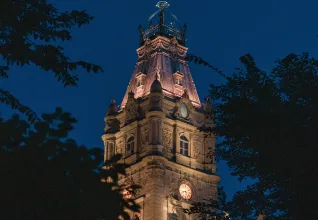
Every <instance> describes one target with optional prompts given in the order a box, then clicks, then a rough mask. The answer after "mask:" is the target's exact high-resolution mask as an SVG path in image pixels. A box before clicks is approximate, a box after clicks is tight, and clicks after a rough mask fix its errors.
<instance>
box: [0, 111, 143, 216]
mask: <svg viewBox="0 0 318 220" xmlns="http://www.w3.org/2000/svg"><path fill="white" fill-rule="evenodd" d="M42 117H43V121H44V122H41V123H36V124H35V125H34V127H33V126H31V125H30V124H29V122H27V121H24V120H21V119H20V118H19V117H18V116H13V117H12V118H11V119H9V120H6V121H4V120H2V119H1V121H0V134H1V135H0V176H1V182H0V195H1V196H0V219H30V220H31V219H32V220H34V219H52V220H53V219H54V220H56V219H118V216H119V215H122V216H123V217H125V218H124V219H129V218H128V215H127V213H125V212H124V210H125V209H127V210H132V211H137V210H138V208H139V207H138V206H137V205H136V204H135V203H134V202H133V200H132V199H129V200H124V199H123V196H122V190H123V188H122V187H120V186H119V185H118V178H119V176H120V175H125V168H126V167H125V165H124V164H120V163H117V162H118V161H119V159H120V157H121V156H120V155H115V156H114V157H113V158H112V159H111V160H110V161H107V162H106V163H105V164H103V152H102V150H101V149H99V148H90V149H88V148H86V147H85V146H79V145H78V144H77V143H76V142H75V141H74V140H72V139H70V138H69V137H68V133H69V132H70V131H71V130H72V128H73V124H74V123H75V122H76V119H75V118H73V117H72V116H71V115H70V114H69V113H66V112H63V111H62V110H61V109H59V108H58V109H57V110H56V112H54V113H53V114H44V115H42ZM102 166H106V167H107V169H101V167H102ZM101 180H107V181H101ZM136 188H137V187H136V186H133V187H131V190H134V189H136Z"/></svg>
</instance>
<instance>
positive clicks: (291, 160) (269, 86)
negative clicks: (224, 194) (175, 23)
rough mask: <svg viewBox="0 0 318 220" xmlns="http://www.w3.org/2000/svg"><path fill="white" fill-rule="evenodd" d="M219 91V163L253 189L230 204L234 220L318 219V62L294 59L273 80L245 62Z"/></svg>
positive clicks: (214, 91)
mask: <svg viewBox="0 0 318 220" xmlns="http://www.w3.org/2000/svg"><path fill="white" fill-rule="evenodd" d="M240 60H241V62H242V64H243V68H237V69H236V71H235V72H234V74H233V75H232V76H227V77H226V79H227V81H226V82H225V83H224V84H222V85H211V91H210V94H211V98H212V100H213V105H214V110H215V113H214V115H215V122H216V126H215V130H214V132H216V133H217V134H218V135H219V136H220V137H222V141H221V142H220V143H219V144H217V154H216V155H217V156H218V158H219V159H223V160H225V161H227V164H228V166H229V167H230V169H231V172H232V175H236V176H238V177H239V179H241V180H242V179H245V178H253V179H255V181H256V182H255V183H254V184H253V185H251V186H249V187H248V188H247V189H246V190H243V191H240V192H238V193H236V194H235V196H234V198H233V201H232V202H230V203H228V204H227V206H228V207H227V208H228V209H229V212H231V217H234V219H236V218H237V219H246V220H249V219H255V216H256V215H257V214H259V213H262V212H265V213H267V216H268V217H267V219H296V220H298V219H316V216H317V215H318V209H317V207H316V204H315V202H313V201H314V199H315V197H316V195H317V194H318V193H317V187H316V185H317V179H318V178H317V177H318V171H317V169H316V167H317V165H318V160H317V158H318V148H317V141H318V131H317V124H318V116H317V115H318V114H317V109H318V60H317V59H315V58H313V57H310V56H309V54H308V53H303V54H301V55H295V54H289V55H288V56H286V57H285V58H283V59H279V60H277V61H276V63H275V66H274V67H273V69H272V71H271V72H270V73H266V72H265V71H262V70H260V69H259V68H258V67H257V64H256V62H255V60H254V59H253V57H252V56H251V55H249V54H246V55H244V56H242V57H241V58H240Z"/></svg>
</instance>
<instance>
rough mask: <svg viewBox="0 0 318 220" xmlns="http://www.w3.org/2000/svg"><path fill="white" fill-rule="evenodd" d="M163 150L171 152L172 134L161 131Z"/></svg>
mask: <svg viewBox="0 0 318 220" xmlns="http://www.w3.org/2000/svg"><path fill="white" fill-rule="evenodd" d="M163 149H164V151H166V152H172V133H171V132H170V131H167V130H163Z"/></svg>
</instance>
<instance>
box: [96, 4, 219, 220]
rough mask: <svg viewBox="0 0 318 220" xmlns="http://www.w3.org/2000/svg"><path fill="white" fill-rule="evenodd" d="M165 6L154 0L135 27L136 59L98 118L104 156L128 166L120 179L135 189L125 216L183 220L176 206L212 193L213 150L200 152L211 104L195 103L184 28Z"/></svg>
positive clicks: (208, 141) (210, 142) (208, 143)
mask: <svg viewBox="0 0 318 220" xmlns="http://www.w3.org/2000/svg"><path fill="white" fill-rule="evenodd" d="M168 6H169V5H168V3H167V2H165V1H160V2H158V4H157V7H158V8H159V9H158V11H157V12H155V13H154V14H153V15H152V16H151V17H150V18H149V19H148V23H147V26H146V27H144V28H143V27H141V26H140V27H139V30H140V47H139V48H138V49H137V54H138V61H137V64H136V67H135V69H134V72H133V74H132V77H131V79H130V83H129V85H128V88H127V91H126V93H125V96H124V98H123V101H122V103H121V106H120V110H118V107H117V106H116V104H115V101H112V103H111V105H110V106H109V109H108V113H107V116H106V117H105V122H106V127H105V134H104V135H103V136H102V139H103V141H104V146H105V159H108V158H110V157H111V156H112V155H113V154H116V153H120V154H122V155H123V159H122V162H123V163H126V164H128V165H129V168H128V169H127V174H128V175H127V177H123V178H122V179H121V180H120V183H121V184H125V185H127V187H128V186H129V185H130V184H138V185H140V186H141V187H142V189H141V190H140V191H139V192H138V193H137V195H135V199H136V202H137V203H138V204H140V205H141V207H142V209H141V211H140V213H131V216H132V217H131V218H132V219H142V220H167V219H173V220H176V219H180V220H186V219H187V220H188V219H191V218H193V217H192V216H189V215H186V214H184V213H183V212H182V208H189V207H190V206H191V202H193V201H202V200H203V199H209V198H216V196H217V184H218V182H219V181H220V178H219V177H218V176H217V175H216V165H215V163H214V162H215V161H214V157H213V156H211V155H213V153H212V154H209V155H210V156H208V152H214V145H215V137H214V136H213V135H212V134H211V133H209V132H208V130H209V128H211V127H212V126H213V122H212V120H211V114H212V112H211V109H212V107H211V104H210V102H209V100H208V99H207V101H206V103H205V104H204V105H202V104H201V102H200V99H199V96H198V94H197V91H196V88H195V85H194V82H193V79H192V77H191V74H190V70H189V66H188V64H187V62H186V61H185V57H186V53H187V48H186V47H185V39H186V38H185V32H186V26H185V25H184V26H182V25H180V23H179V21H178V20H177V18H176V17H175V15H173V14H171V13H170V12H169V11H168V10H167V8H168ZM169 15H170V17H169ZM156 18H158V19H157V20H156ZM169 18H170V19H171V22H169Z"/></svg>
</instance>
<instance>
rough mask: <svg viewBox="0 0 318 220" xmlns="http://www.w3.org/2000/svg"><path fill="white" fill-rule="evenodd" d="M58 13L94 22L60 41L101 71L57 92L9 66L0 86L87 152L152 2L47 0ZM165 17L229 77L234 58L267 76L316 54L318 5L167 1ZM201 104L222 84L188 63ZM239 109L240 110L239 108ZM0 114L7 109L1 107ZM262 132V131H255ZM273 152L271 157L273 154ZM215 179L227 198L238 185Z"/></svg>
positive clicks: (124, 79)
mask: <svg viewBox="0 0 318 220" xmlns="http://www.w3.org/2000/svg"><path fill="white" fill-rule="evenodd" d="M51 2H52V3H54V4H55V5H56V6H57V7H58V8H59V9H60V10H63V11H64V10H72V9H79V10H83V9H86V10H87V11H88V13H89V14H90V15H92V16H94V17H95V19H94V20H93V22H92V23H91V24H90V25H86V26H83V27H82V28H79V29H78V28H75V29H74V30H72V34H73V39H72V40H71V41H70V42H67V43H63V44H62V45H63V46H64V48H65V53H66V54H67V55H68V56H69V57H71V58H72V59H74V60H85V61H89V62H93V63H95V64H98V65H100V66H102V68H103V69H104V73H99V74H90V73H89V74H88V73H85V71H83V70H80V71H78V72H77V73H78V74H79V76H80V82H79V86H78V87H69V88H64V87H63V85H62V83H59V82H57V81H56V80H55V79H54V78H53V74H51V73H49V72H44V71H42V70H40V69H37V68H36V67H34V66H30V67H23V68H12V70H11V71H10V72H9V74H10V75H9V79H8V80H2V81H0V86H1V87H2V88H4V89H7V90H9V91H11V92H12V93H13V94H14V95H15V96H16V97H17V98H19V100H20V102H22V103H23V104H26V105H27V106H29V107H31V108H32V109H33V110H34V111H36V112H37V113H38V114H41V113H49V112H53V111H54V110H55V108H56V107H57V106H60V107H62V108H63V109H64V110H65V111H68V112H71V113H72V114H73V115H74V116H75V117H76V118H77V119H78V123H77V124H76V128H75V130H74V131H73V132H72V133H71V136H72V137H73V138H74V139H75V140H77V142H78V143H80V144H84V145H86V146H87V147H96V146H99V147H102V141H101V135H102V134H103V129H104V120H103V118H104V116H105V113H106V111H107V107H108V105H109V104H110V101H111V99H112V98H114V99H116V100H117V103H118V104H120V103H121V100H122V98H123V95H124V93H125V91H126V88H127V85H128V82H129V79H130V77H131V74H132V71H133V68H134V66H135V63H136V61H137V54H136V49H137V47H138V46H139V32H138V25H139V24H144V23H145V22H146V21H147V19H148V17H149V16H150V15H151V14H152V13H153V12H155V11H156V10H157V8H156V7H155V5H156V3H157V1H155V0H135V1H132V0H51ZM169 4H170V8H169V9H170V11H171V12H173V13H174V14H175V15H176V16H177V17H178V19H179V20H180V21H181V22H182V23H186V24H187V25H188V31H187V39H188V41H187V47H188V48H189V52H190V53H194V54H196V55H198V56H200V57H203V58H204V59H205V60H207V61H208V62H209V63H211V64H212V65H214V66H216V67H218V68H220V69H222V70H223V71H225V72H226V73H227V74H231V73H232V72H233V69H234V68H235V67H240V63H239V57H240V56H242V55H244V54H245V53H251V54H252V55H253V56H254V57H255V59H256V62H257V64H258V65H259V67H260V68H262V69H264V70H270V69H271V67H272V66H273V64H274V61H275V60H276V59H277V58H279V57H284V56H286V55H287V54H289V53H292V52H293V53H301V52H310V54H311V55H314V56H316V57H317V53H318V38H317V33H318V23H317V20H318V15H317V8H318V1H315V0H311V1H310V0H301V1H300V0H266V1H264V0H263V1H261V0H257V1H255V0H240V1H238V0H223V1H220V0H219V1H214V0H197V1H190V0H170V1H169ZM190 67H191V72H192V76H193V78H194V82H195V84H196V88H197V90H198V93H199V96H200V99H201V101H203V98H204V97H205V96H207V94H208V90H209V84H211V83H214V84H219V83H221V82H222V78H221V77H219V76H218V75H217V74H216V73H214V72H212V71H211V70H209V69H206V68H204V67H203V66H194V65H190ZM238 111H239V109H238ZM0 112H1V114H2V116H5V117H8V116H9V115H11V114H12V113H13V111H12V110H11V109H9V108H7V107H5V106H3V105H0ZM260 126H261V125H260ZM273 153H275V152H273ZM218 174H219V175H220V177H221V178H222V182H221V184H222V185H223V186H224V187H225V190H226V192H227V193H228V196H229V197H231V196H232V195H233V193H234V192H235V191H237V190H239V189H242V187H245V185H246V183H248V181H247V182H243V183H239V182H238V181H237V180H236V178H235V177H231V176H230V173H229V170H228V168H227V167H226V166H225V164H224V163H222V162H220V163H219V167H218Z"/></svg>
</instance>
